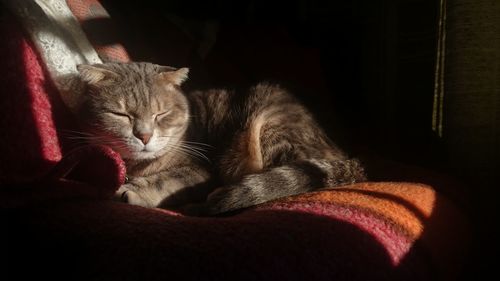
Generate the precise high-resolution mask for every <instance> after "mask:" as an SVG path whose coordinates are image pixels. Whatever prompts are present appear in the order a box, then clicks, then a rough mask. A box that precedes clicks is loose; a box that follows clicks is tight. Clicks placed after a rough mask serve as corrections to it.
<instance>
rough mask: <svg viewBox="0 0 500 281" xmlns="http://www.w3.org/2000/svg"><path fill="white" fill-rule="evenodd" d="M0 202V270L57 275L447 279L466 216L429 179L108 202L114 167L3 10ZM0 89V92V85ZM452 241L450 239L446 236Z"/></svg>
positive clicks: (461, 246) (456, 261) (118, 179)
mask: <svg viewBox="0 0 500 281" xmlns="http://www.w3.org/2000/svg"><path fill="white" fill-rule="evenodd" d="M0 23H1V26H0V30H1V32H2V33H1V38H8V39H9V40H7V42H9V43H8V44H4V45H1V48H0V56H1V57H0V59H2V60H3V61H4V62H5V63H3V64H1V65H0V76H1V77H2V78H3V79H2V80H0V81H1V83H2V84H1V85H0V86H2V95H1V99H0V109H1V110H2V111H3V112H5V113H8V115H7V118H5V119H1V121H0V122H2V123H1V125H2V128H3V130H4V132H7V134H4V136H7V137H2V138H1V139H0V148H1V149H2V151H0V155H1V157H2V159H1V161H0V162H1V163H2V166H1V175H2V178H1V184H2V185H1V188H0V198H1V200H0V206H1V207H2V208H3V209H4V210H6V212H5V213H6V214H7V218H8V220H7V223H8V224H7V229H8V233H7V236H8V237H7V239H8V240H7V245H8V248H7V253H8V254H7V255H8V268H9V269H8V272H7V276H8V277H13V278H9V280H10V279H22V278H23V277H27V276H28V275H31V274H32V273H35V274H36V277H37V278H38V279H43V278H45V277H47V278H50V279H51V280H54V279H56V280H57V279H64V280H455V279H456V277H457V274H459V273H460V268H461V261H462V258H463V257H464V254H465V253H464V251H465V250H466V249H467V247H466V245H467V244H466V242H467V225H466V223H465V222H464V221H465V219H464V216H463V215H462V214H461V213H460V212H459V211H458V210H457V209H456V208H455V207H454V206H453V204H451V202H449V201H448V200H446V198H443V197H441V196H440V195H439V194H437V193H436V192H435V191H434V190H433V189H432V188H431V187H429V186H425V185H420V184H411V183H361V184H356V185H351V186H344V187H341V188H336V189H326V190H321V191H317V192H313V193H308V194H303V195H298V196H293V197H289V198H283V199H280V200H276V201H274V202H269V203H266V204H263V205H260V206H257V207H254V208H250V209H246V210H242V211H240V212H237V213H232V214H227V215H225V216H220V217H213V218H195V217H186V216H182V215H180V214H177V213H175V212H172V211H168V210H161V209H147V208H142V207H138V206H132V205H127V204H123V203H119V202H114V201H111V200H107V199H108V198H109V197H110V196H111V195H112V194H113V192H114V190H115V189H116V188H117V187H118V186H119V185H120V184H122V183H123V180H124V177H125V167H124V164H123V161H122V160H121V159H120V157H119V155H118V154H117V153H115V152H113V151H112V150H110V149H109V148H107V147H94V146H88V147H79V146H77V145H76V144H75V143H71V140H68V139H66V138H64V134H63V133H64V129H67V128H73V126H76V124H74V123H73V122H72V118H71V114H70V113H69V111H67V109H65V107H64V105H63V103H62V102H61V100H60V99H58V98H57V92H56V91H55V88H54V87H53V86H51V84H50V82H49V81H48V80H46V77H47V76H46V75H45V72H44V71H43V67H42V65H41V63H40V60H39V58H38V57H37V55H36V53H35V51H34V49H33V46H32V45H31V44H30V43H29V42H28V41H27V40H26V38H25V37H24V36H23V33H22V32H21V31H20V30H19V26H18V25H17V24H16V23H15V22H14V21H13V19H12V18H10V17H8V16H5V17H3V16H2V21H1V22H0ZM4 90H6V91H4ZM450 237H452V238H453V239H450Z"/></svg>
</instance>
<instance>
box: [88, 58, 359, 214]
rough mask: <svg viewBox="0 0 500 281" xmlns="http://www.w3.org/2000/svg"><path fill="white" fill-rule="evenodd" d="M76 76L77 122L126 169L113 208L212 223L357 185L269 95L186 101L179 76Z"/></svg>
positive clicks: (289, 103)
mask: <svg viewBox="0 0 500 281" xmlns="http://www.w3.org/2000/svg"><path fill="white" fill-rule="evenodd" d="M78 71H79V73H80V78H81V80H82V81H84V82H85V83H86V84H87V86H88V87H87V91H86V94H85V97H84V102H83V105H82V107H81V109H80V110H79V113H78V117H79V119H80V121H81V122H82V124H83V126H84V127H85V128H86V131H87V133H85V134H86V136H88V137H87V139H88V141H89V142H91V143H94V144H104V145H108V146H110V147H111V148H113V149H114V150H115V151H117V152H118V153H120V155H121V156H122V158H123V159H124V161H125V163H126V166H127V177H128V181H127V182H126V183H125V184H124V185H123V186H121V187H120V189H119V190H118V191H117V194H116V197H117V198H118V199H119V200H121V201H124V202H128V203H130V204H135V205H141V206H146V207H164V208H179V209H180V210H183V211H185V212H187V213H192V214H198V215H213V214H218V213H222V212H226V211H231V210H236V209H240V208H245V207H249V206H253V205H256V204H259V203H263V202H266V201H269V200H272V199H276V198H280V197H284V196H289V195H294V194H299V193H303V192H307V191H311V190H315V189H318V188H322V187H333V186H339V185H344V184H350V183H354V182H358V181H363V180H364V179H365V176H364V173H363V169H362V167H361V166H360V164H359V163H358V162H357V161H356V160H351V159H348V158H347V157H346V155H345V154H344V153H343V152H342V151H341V150H340V149H339V148H337V147H336V146H335V145H334V144H333V143H332V142H331V141H330V140H329V139H328V138H327V136H326V135H325V133H324V132H323V131H322V130H321V129H320V128H319V127H318V125H317V124H316V122H315V121H314V120H313V117H312V116H311V114H310V113H309V112H308V111H307V110H306V109H305V108H304V107H303V106H302V105H301V104H300V103H299V102H298V101H297V100H296V99H295V98H293V97H292V96H291V95H290V94H289V93H288V92H287V91H285V90H284V89H282V88H280V87H279V86H277V85H272V84H267V83H261V84H258V85H256V86H255V87H253V88H251V89H249V90H248V91H247V92H246V93H235V92H232V91H226V90H209V91H203V92H202V91H198V92H192V93H189V94H185V93H183V92H182V91H181V88H180V86H181V84H182V83H183V82H184V81H185V80H186V79H187V75H188V69H187V68H180V69H175V68H171V67H165V66H159V65H155V64H151V63H142V62H136V63H106V64H96V65H79V66H78ZM214 187H216V188H214ZM200 194H201V195H200ZM182 195H184V196H182ZM197 196H198V197H200V198H201V199H200V198H198V202H196V201H197V200H196V199H195V198H196V197H197ZM190 200H191V202H190ZM187 203H191V204H187ZM185 204H186V205H185ZM180 205H182V206H180Z"/></svg>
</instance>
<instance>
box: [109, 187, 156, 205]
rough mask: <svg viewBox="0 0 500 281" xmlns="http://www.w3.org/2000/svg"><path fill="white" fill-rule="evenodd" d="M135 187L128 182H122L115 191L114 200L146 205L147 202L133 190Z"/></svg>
mask: <svg viewBox="0 0 500 281" xmlns="http://www.w3.org/2000/svg"><path fill="white" fill-rule="evenodd" d="M134 189H135V187H134V186H133V185H130V184H124V185H122V186H120V188H119V189H118V190H117V191H116V193H115V196H114V198H113V199H114V200H115V201H120V202H124V203H128V204H131V205H138V206H143V207H147V206H148V204H147V202H145V201H144V200H143V199H142V198H141V196H139V194H137V192H135V191H134Z"/></svg>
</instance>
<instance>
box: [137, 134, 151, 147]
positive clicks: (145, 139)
mask: <svg viewBox="0 0 500 281" xmlns="http://www.w3.org/2000/svg"><path fill="white" fill-rule="evenodd" d="M151 135H152V134H149V133H139V134H136V135H135V136H136V137H137V138H138V139H140V140H141V141H142V143H143V144H144V145H146V144H148V142H149V140H150V139H151Z"/></svg>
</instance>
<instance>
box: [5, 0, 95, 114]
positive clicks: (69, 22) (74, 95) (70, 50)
mask: <svg viewBox="0 0 500 281" xmlns="http://www.w3.org/2000/svg"><path fill="white" fill-rule="evenodd" d="M3 1H4V2H5V3H6V4H7V7H8V8H10V10H11V12H12V13H14V14H15V15H16V16H17V17H18V19H19V20H20V21H21V22H22V24H23V27H24V29H25V30H26V32H27V33H28V34H29V35H30V37H31V38H30V39H31V40H32V42H33V44H34V45H35V47H36V48H37V50H38V52H39V54H40V55H41V58H42V59H43V61H44V63H45V66H46V67H47V70H48V72H49V74H50V76H51V78H52V80H53V81H54V84H55V85H56V87H57V88H58V90H59V92H60V94H61V98H62V100H63V102H64V103H65V104H66V105H67V106H68V108H69V109H71V110H73V111H75V110H77V108H78V105H79V100H80V99H79V97H80V96H81V94H82V91H83V85H81V82H80V80H79V79H76V77H77V76H76V75H77V73H78V71H77V69H76V66H77V65H78V64H94V63H102V61H101V59H100V58H99V56H98V55H97V52H96V51H95V49H94V47H92V45H91V44H90V42H89V40H88V39H87V37H86V35H85V33H84V32H83V30H82V29H81V27H80V24H79V23H78V21H77V20H76V18H75V17H74V16H73V13H72V12H71V10H70V9H69V8H68V6H67V4H66V1H64V0H3Z"/></svg>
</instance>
